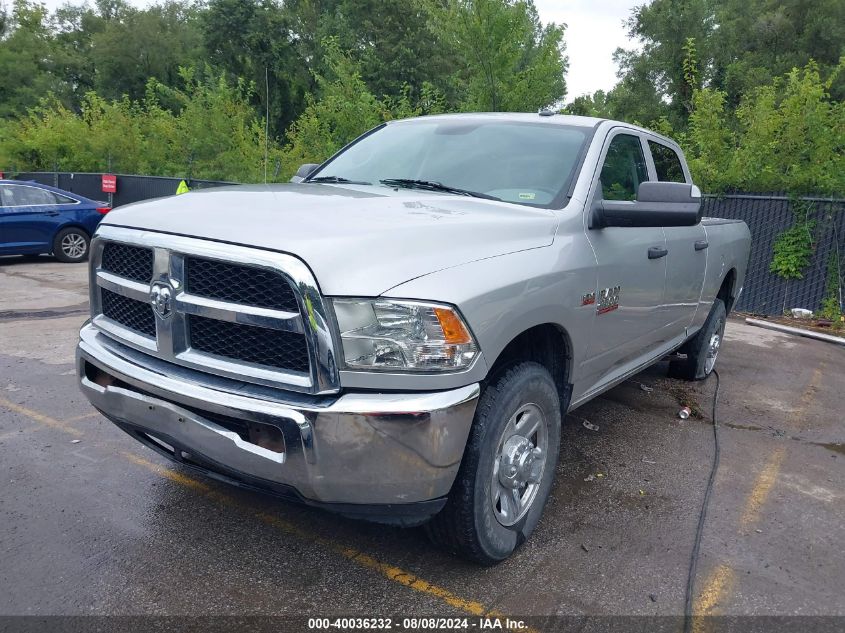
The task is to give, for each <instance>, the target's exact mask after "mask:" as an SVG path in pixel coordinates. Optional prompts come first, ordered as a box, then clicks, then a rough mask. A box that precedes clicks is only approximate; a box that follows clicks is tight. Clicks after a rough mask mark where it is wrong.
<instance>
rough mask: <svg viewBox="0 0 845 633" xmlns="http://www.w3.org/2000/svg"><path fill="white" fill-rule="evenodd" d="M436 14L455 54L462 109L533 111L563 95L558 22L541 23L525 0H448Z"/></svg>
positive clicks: (563, 60) (561, 28) (563, 67)
mask: <svg viewBox="0 0 845 633" xmlns="http://www.w3.org/2000/svg"><path fill="white" fill-rule="evenodd" d="M437 20H438V25H439V29H440V31H441V32H442V33H443V36H444V43H445V44H446V45H447V46H449V47H450V48H451V50H452V51H453V54H454V56H455V57H456V59H457V60H459V63H458V65H457V67H456V69H455V70H456V82H457V85H458V86H459V88H460V90H461V93H462V98H461V106H462V108H463V109H465V110H480V111H488V110H491V111H499V110H502V111H532V110H534V111H536V110H537V109H539V108H542V107H547V106H552V105H554V104H555V103H557V102H559V101H560V100H561V99H563V97H564V95H565V94H566V83H565V81H564V73H565V72H566V67H567V58H566V56H565V55H564V41H563V34H564V26H562V25H556V24H548V25H545V26H544V25H543V24H542V23H541V22H540V19H539V16H538V15H537V10H536V8H535V7H534V4H533V2H531V0H449V2H448V4H447V6H446V8H445V9H444V10H442V11H440V12H439V14H438V17H437Z"/></svg>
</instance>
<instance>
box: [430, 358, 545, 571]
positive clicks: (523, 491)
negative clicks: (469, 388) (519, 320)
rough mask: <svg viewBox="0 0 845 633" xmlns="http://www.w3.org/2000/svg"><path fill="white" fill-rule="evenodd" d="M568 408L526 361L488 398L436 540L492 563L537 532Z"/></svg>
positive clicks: (495, 384)
mask: <svg viewBox="0 0 845 633" xmlns="http://www.w3.org/2000/svg"><path fill="white" fill-rule="evenodd" d="M560 423H561V408H560V398H559V396H558V391H557V388H556V386H555V383H554V381H553V380H552V377H551V375H550V374H549V372H548V370H547V369H546V368H545V367H543V366H542V365H540V364H538V363H533V362H525V363H520V364H519V365H516V366H514V367H512V368H510V369H508V370H507V371H505V372H503V373H502V374H500V375H499V376H498V377H497V378H494V379H493V381H492V382H491V383H490V384H489V385H488V386H487V388H486V389H485V390H484V393H483V394H482V396H481V398H480V400H479V403H478V409H477V411H476V414H475V420H474V422H473V426H472V430H471V431H470V436H469V439H468V440H467V447H466V450H465V451H464V458H463V461H462V462H461V467H460V470H459V471H458V476H457V478H456V480H455V483H454V485H453V486H452V490H451V492H450V493H449V499H448V501H447V502H446V506H445V507H444V508H443V510H442V511H441V512H440V513H439V514H438V515H436V516H435V517H434V518H433V519H432V520H431V521H430V522H429V523H428V525H427V526H426V529H427V532H428V535H429V537H430V538H431V540H432V541H433V542H434V543H435V544H437V545H439V546H441V547H443V548H445V549H447V550H448V551H450V552H452V553H454V554H458V555H459V556H463V557H464V558H468V559H470V560H473V561H476V562H478V563H481V564H484V565H492V564H495V563H497V562H499V561H501V560H504V559H505V558H507V557H508V556H510V555H511V554H512V553H513V551H514V550H515V549H516V548H517V547H519V546H520V545H521V544H522V543H523V542H525V540H526V539H527V538H528V537H529V536H530V535H531V532H533V531H534V528H535V527H536V526H537V522H538V521H539V520H540V516H541V515H542V513H543V508H544V507H545V505H546V500H547V499H548V496H549V492H550V490H551V487H552V482H553V480H554V475H555V469H556V466H557V459H558V451H559V449H560Z"/></svg>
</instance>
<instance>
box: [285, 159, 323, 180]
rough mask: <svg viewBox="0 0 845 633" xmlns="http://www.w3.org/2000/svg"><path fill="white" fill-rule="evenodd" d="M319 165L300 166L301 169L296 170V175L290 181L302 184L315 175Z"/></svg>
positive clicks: (306, 164) (307, 164)
mask: <svg viewBox="0 0 845 633" xmlns="http://www.w3.org/2000/svg"><path fill="white" fill-rule="evenodd" d="M319 166H320V165H319V163H305V164H304V165H300V166H299V169H297V170H296V174H295V175H294V177H293V178H291V179H290V181H291V182H302V181H303V180H305V179H306V178H308V176H310V175H311V174H313V173H314V170H315V169H317V167H319Z"/></svg>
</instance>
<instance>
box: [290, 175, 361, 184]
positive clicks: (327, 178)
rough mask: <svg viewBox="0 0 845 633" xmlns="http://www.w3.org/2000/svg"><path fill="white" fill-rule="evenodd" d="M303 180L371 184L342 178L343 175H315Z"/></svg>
mask: <svg viewBox="0 0 845 633" xmlns="http://www.w3.org/2000/svg"><path fill="white" fill-rule="evenodd" d="M305 182H322V183H328V184H339V185H371V184H373V183H371V182H367V181H366V180H350V179H349V178H344V177H343V176H317V177H315V178H309V179H308V180H306V181H305Z"/></svg>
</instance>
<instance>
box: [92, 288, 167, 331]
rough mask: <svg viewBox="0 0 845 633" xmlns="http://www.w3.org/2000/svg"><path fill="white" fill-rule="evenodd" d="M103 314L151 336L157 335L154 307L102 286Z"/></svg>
mask: <svg viewBox="0 0 845 633" xmlns="http://www.w3.org/2000/svg"><path fill="white" fill-rule="evenodd" d="M100 293H101V294H100V296H101V297H102V304H103V315H104V316H106V317H108V318H109V319H111V320H112V321H115V322H117V323H120V324H121V325H122V326H124V327H127V328H129V329H130V330H133V331H135V332H138V333H140V334H144V335H145V336H149V337H150V338H155V337H156V317H155V313H154V312H153V307H152V306H151V305H150V304H149V303H146V302H144V301H137V300H135V299H130V298H129V297H124V296H122V295H119V294H117V293H116V292H112V291H111V290H106V289H105V288H102V289H101V290H100Z"/></svg>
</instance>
